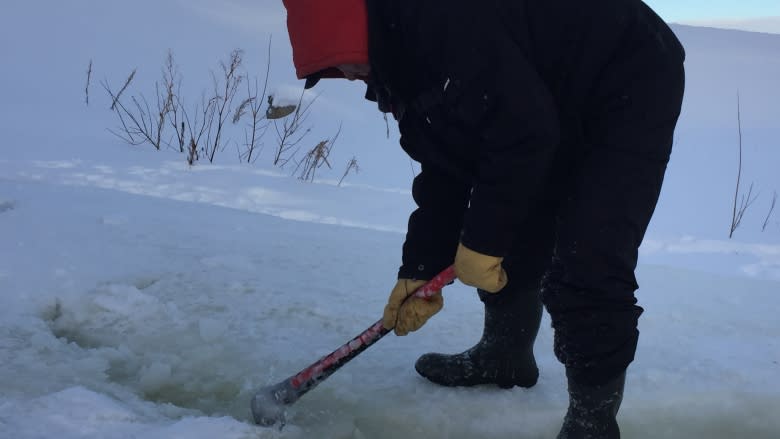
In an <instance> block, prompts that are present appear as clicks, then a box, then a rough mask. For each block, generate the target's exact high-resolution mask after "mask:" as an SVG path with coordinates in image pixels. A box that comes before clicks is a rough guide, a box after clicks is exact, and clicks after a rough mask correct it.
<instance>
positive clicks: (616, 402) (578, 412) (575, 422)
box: [558, 372, 626, 439]
mask: <svg viewBox="0 0 780 439" xmlns="http://www.w3.org/2000/svg"><path fill="white" fill-rule="evenodd" d="M625 382H626V373H625V372H623V373H622V374H620V375H619V376H618V377H617V378H614V379H613V380H612V381H609V382H607V383H605V384H602V385H600V386H586V385H582V384H577V383H575V382H574V381H572V380H571V378H570V379H569V410H568V411H567V412H566V417H565V418H564V419H563V427H562V428H561V432H560V433H558V439H620V429H619V428H618V424H617V420H616V419H615V417H616V416H617V412H618V409H619V408H620V403H621V401H623V388H624V386H625Z"/></svg>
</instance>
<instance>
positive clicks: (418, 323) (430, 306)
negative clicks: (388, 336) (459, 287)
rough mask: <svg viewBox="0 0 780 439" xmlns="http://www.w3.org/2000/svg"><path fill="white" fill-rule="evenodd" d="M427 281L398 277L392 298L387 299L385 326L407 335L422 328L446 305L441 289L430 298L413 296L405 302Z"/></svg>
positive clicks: (397, 333) (383, 322)
mask: <svg viewBox="0 0 780 439" xmlns="http://www.w3.org/2000/svg"><path fill="white" fill-rule="evenodd" d="M426 282H427V281H424V280H411V279H398V282H396V284H395V287H393V291H392V292H391V293H390V298H389V299H388V300H387V305H386V306H385V314H384V316H383V317H382V324H383V325H384V327H385V328H387V329H393V328H395V334H396V335H406V334H408V333H409V332H411V331H416V330H418V329H420V328H421V327H422V325H424V324H425V322H427V321H428V319H430V318H431V317H433V315H434V314H436V313H437V312H439V311H441V308H442V307H443V306H444V298H443V297H442V295H441V291H438V292H437V293H436V294H435V295H433V296H432V297H431V298H429V299H421V298H419V297H411V298H410V299H409V300H406V302H404V300H405V299H406V298H407V297H409V296H410V295H412V294H414V292H415V291H417V289H418V288H420V287H421V286H423V285H425V284H426Z"/></svg>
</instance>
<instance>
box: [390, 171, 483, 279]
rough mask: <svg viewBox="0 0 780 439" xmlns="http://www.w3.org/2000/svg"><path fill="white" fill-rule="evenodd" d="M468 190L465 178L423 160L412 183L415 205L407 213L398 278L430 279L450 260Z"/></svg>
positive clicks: (452, 255) (466, 202) (453, 255)
mask: <svg viewBox="0 0 780 439" xmlns="http://www.w3.org/2000/svg"><path fill="white" fill-rule="evenodd" d="M470 190H471V187H470V185H469V184H467V183H466V182H464V181H462V180H460V179H456V178H454V177H453V176H451V175H450V174H448V173H447V172H445V171H443V170H441V169H439V168H437V167H435V166H433V165H431V164H428V163H423V165H422V172H420V174H419V175H417V177H416V178H415V179H414V184H413V186H412V195H413V197H414V201H415V203H417V206H418V207H417V209H416V210H415V211H414V212H412V214H411V215H410V216H409V225H408V228H407V233H406V241H405V242H404V246H403V265H402V266H401V268H400V270H399V272H398V277H399V278H404V279H424V280H429V279H432V278H433V277H434V276H436V275H437V274H438V273H439V272H441V271H442V270H443V269H445V268H446V267H448V266H450V265H451V264H452V263H453V261H454V259H455V250H456V249H457V247H458V239H459V237H460V231H461V228H462V225H463V215H464V212H465V210H466V205H467V204H468V199H469V192H470Z"/></svg>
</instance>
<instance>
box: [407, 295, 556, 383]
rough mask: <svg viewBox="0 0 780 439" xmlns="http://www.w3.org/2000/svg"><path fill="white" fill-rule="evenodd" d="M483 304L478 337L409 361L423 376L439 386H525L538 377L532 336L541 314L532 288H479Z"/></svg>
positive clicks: (537, 299) (540, 305) (533, 336)
mask: <svg viewBox="0 0 780 439" xmlns="http://www.w3.org/2000/svg"><path fill="white" fill-rule="evenodd" d="M479 297H480V299H481V300H482V302H483V303H484V304H485V328H484V330H483V332H482V339H481V340H480V341H479V343H477V344H476V345H475V346H474V347H472V348H471V349H469V350H467V351H465V352H463V353H460V354H456V355H444V354H425V355H423V356H421V357H420V358H419V359H418V360H417V363H416V364H415V369H417V372H418V373H419V374H420V375H422V376H423V377H425V378H427V379H429V380H430V381H433V382H434V383H436V384H440V385H442V386H450V387H454V386H475V385H479V384H497V385H498V386H499V387H502V388H511V387H513V386H520V387H531V386H533V385H534V384H536V381H537V380H538V379H539V369H538V368H537V367H536V360H535V358H534V351H533V348H534V340H536V334H537V333H538V332H539V323H540V322H541V319H542V303H541V300H540V299H539V289H538V288H524V289H518V290H509V291H507V290H506V289H504V291H501V292H500V293H498V294H490V293H487V292H485V291H479Z"/></svg>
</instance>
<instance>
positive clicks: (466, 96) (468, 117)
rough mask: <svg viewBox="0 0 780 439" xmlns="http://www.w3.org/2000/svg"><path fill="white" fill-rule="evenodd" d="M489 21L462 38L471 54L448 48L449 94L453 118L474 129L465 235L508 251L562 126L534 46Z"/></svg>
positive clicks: (495, 252) (467, 241)
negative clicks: (531, 48) (532, 53)
mask: <svg viewBox="0 0 780 439" xmlns="http://www.w3.org/2000/svg"><path fill="white" fill-rule="evenodd" d="M486 23H487V24H489V23H491V21H490V17H487V18H485V21H484V22H483V23H482V24H483V25H485V24H486ZM474 27H475V28H480V26H478V25H475V26H474ZM487 28H489V30H487ZM487 28H482V30H483V32H482V33H480V34H479V35H468V36H467V37H465V38H464V39H461V40H460V50H461V51H465V52H466V53H460V55H461V56H459V57H455V56H454V55H455V54H454V53H450V54H448V57H447V59H449V60H452V61H451V62H450V63H449V65H448V66H447V70H448V71H446V72H444V73H445V74H446V76H447V77H448V79H450V81H451V82H452V83H453V84H454V87H452V86H451V87H450V88H452V90H451V91H452V93H453V94H456V95H457V96H455V97H452V98H449V101H451V102H454V106H455V108H454V109H452V110H450V113H451V114H453V115H454V119H455V120H454V123H456V124H460V125H465V126H469V127H471V129H472V131H474V132H475V133H476V140H475V141H474V142H472V144H471V145H469V147H468V148H469V149H470V153H469V156H470V157H471V158H472V160H473V164H472V166H473V167H472V171H471V175H472V179H473V181H472V186H473V191H472V193H471V199H470V206H469V209H468V211H467V212H466V214H465V218H464V224H463V230H462V236H461V241H462V242H463V244H464V245H465V246H467V247H469V248H471V249H472V250H475V251H478V252H480V253H483V254H487V255H491V256H506V254H507V252H508V251H509V249H510V247H511V245H512V244H513V240H514V237H515V235H516V232H517V228H518V227H519V224H521V222H522V220H523V218H525V216H527V215H528V213H529V209H531V208H532V206H533V203H534V200H535V199H536V198H537V197H538V196H539V195H540V193H541V192H542V191H544V187H543V186H542V185H543V184H544V182H545V178H546V177H547V175H548V171H549V170H550V168H551V165H552V162H553V159H554V157H555V154H556V151H557V149H558V145H559V143H560V130H561V128H560V121H559V115H558V108H557V103H556V100H555V98H554V97H553V94H552V93H551V91H550V89H549V88H548V85H547V84H546V83H545V81H544V80H543V79H542V77H541V75H540V74H539V73H538V71H537V69H536V67H535V66H534V64H533V62H532V61H531V60H530V59H529V53H530V52H529V50H528V49H527V48H525V47H523V46H521V45H520V44H519V42H518V41H517V40H516V39H514V38H512V37H511V36H510V33H509V32H507V31H505V30H503V29H502V28H501V27H500V26H499V24H498V22H496V23H495V25H494V26H487ZM448 92H449V91H447V92H446V93H448ZM447 100H448V99H446V97H445V101H447Z"/></svg>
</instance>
